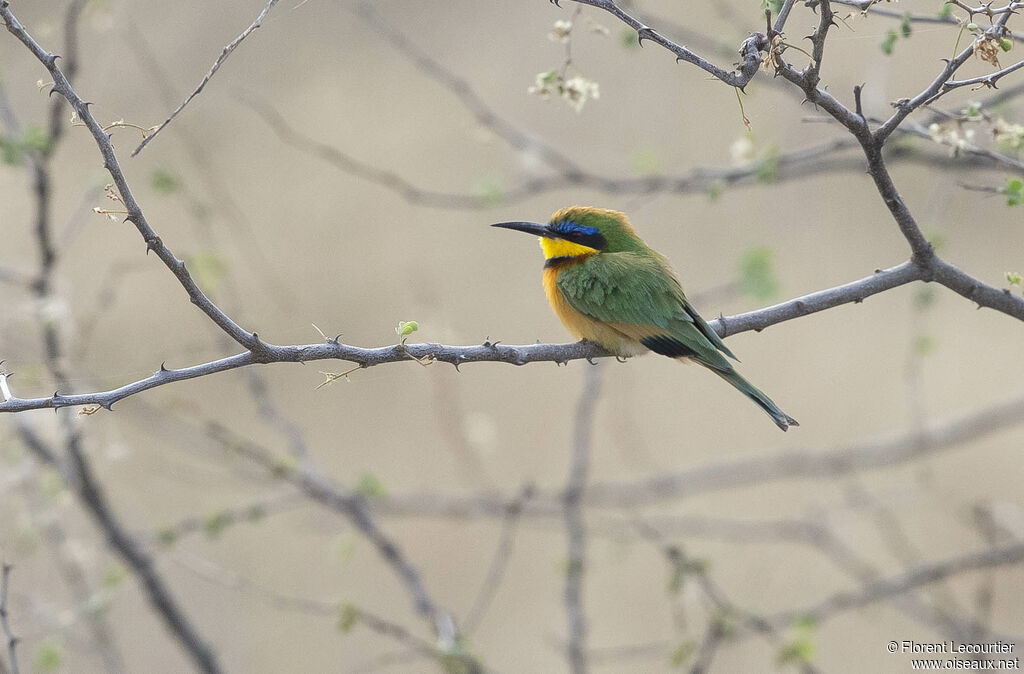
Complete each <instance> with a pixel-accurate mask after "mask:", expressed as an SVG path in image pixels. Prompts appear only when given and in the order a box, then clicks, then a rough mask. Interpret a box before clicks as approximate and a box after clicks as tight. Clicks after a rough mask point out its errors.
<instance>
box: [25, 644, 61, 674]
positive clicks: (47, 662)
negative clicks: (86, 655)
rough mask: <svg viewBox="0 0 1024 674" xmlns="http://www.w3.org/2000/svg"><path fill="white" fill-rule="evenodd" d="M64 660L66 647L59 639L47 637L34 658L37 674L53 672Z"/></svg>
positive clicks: (37, 649)
mask: <svg viewBox="0 0 1024 674" xmlns="http://www.w3.org/2000/svg"><path fill="white" fill-rule="evenodd" d="M63 659H64V646H63V645H62V644H61V642H60V640H59V639H58V638H57V637H46V639H44V640H43V643H41V644H40V645H39V647H38V648H36V652H35V654H34V656H33V658H32V660H33V663H34V664H35V667H36V671H37V672H52V671H53V670H55V669H58V668H59V667H60V665H61V661H62V660H63Z"/></svg>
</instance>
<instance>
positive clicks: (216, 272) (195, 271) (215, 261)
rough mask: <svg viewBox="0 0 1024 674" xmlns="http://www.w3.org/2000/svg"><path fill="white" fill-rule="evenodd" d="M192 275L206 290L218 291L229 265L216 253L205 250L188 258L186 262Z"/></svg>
mask: <svg viewBox="0 0 1024 674" xmlns="http://www.w3.org/2000/svg"><path fill="white" fill-rule="evenodd" d="M186 265H187V266H188V269H189V271H190V272H191V273H192V277H193V278H194V279H195V280H196V283H198V284H199V285H200V286H201V287H202V288H203V289H204V290H206V291H208V292H216V291H217V288H218V287H220V282H221V281H223V280H224V275H225V274H226V273H227V270H228V265H227V263H226V262H225V261H224V259H223V258H221V257H220V256H219V255H217V254H216V253H211V252H209V251H204V252H201V253H196V254H195V255H191V256H189V258H188V262H187V263H186Z"/></svg>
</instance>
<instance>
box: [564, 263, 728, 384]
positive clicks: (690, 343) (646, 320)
mask: <svg viewBox="0 0 1024 674" xmlns="http://www.w3.org/2000/svg"><path fill="white" fill-rule="evenodd" d="M558 288H559V290H561V291H562V294H563V295H564V296H565V299H566V300H567V301H568V302H569V304H570V305H572V307H573V308H574V309H576V311H579V312H580V313H583V314H586V315H587V316H590V317H591V318H595V319H597V320H599V321H603V322H605V323H619V324H624V325H628V326H630V329H629V334H628V336H629V337H632V338H633V339H636V340H638V341H640V342H641V343H642V344H643V345H644V346H646V347H647V348H649V349H651V350H652V351H655V352H657V353H661V354H664V355H667V356H686V357H691V358H694V359H696V360H697V361H699V362H700V363H701V364H703V365H706V366H708V367H711V368H714V369H716V370H724V371H728V370H732V366H731V365H730V364H729V361H727V360H726V359H725V358H724V357H723V356H722V354H723V353H724V354H725V355H727V356H729V357H730V358H735V356H734V355H733V354H732V352H731V351H730V350H729V348H728V347H727V346H725V344H723V343H722V340H721V339H720V338H719V336H718V334H717V333H715V331H714V330H712V329H711V326H709V325H708V324H707V323H706V322H705V321H704V319H703V318H701V317H700V315H699V314H698V313H697V312H696V311H695V310H694V308H693V307H692V306H690V303H689V302H687V301H686V296H685V295H684V294H683V288H682V286H680V285H679V281H678V280H677V279H676V277H675V275H673V274H672V272H671V270H670V269H669V268H668V265H667V264H666V263H665V260H664V258H662V257H661V256H660V255H657V253H647V254H640V253H634V252H622V253H602V254H600V255H595V256H593V257H591V258H589V259H587V260H586V261H585V262H582V263H581V264H577V265H573V266H571V267H569V268H568V269H566V270H564V271H563V272H562V273H561V274H559V276H558ZM633 326H635V328H634V327H633Z"/></svg>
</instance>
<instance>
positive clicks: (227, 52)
mask: <svg viewBox="0 0 1024 674" xmlns="http://www.w3.org/2000/svg"><path fill="white" fill-rule="evenodd" d="M277 3H278V0H270V2H268V3H267V6H266V7H264V8H263V11H262V12H260V13H259V16H257V17H256V19H255V20H254V21H253V22H252V23H251V24H249V27H248V28H246V29H245V30H243V31H242V32H241V33H240V34H239V35H238V37H236V38H235V39H234V40H232V41H231V42H229V43H228V44H227V45H225V46H224V49H223V50H221V53H220V56H218V57H217V60H216V61H214V62H213V66H212V67H211V68H210V70H209V72H207V73H206V75H204V76H203V79H202V80H201V81H200V82H199V86H197V87H196V88H195V90H193V91H192V93H191V94H189V95H188V97H187V98H185V100H184V101H182V102H181V105H179V106H178V107H177V108H175V110H174V112H172V113H171V116H170V117H168V118H167V119H165V120H164V122H163V123H162V124H161V125H160V126H158V127H157V128H156V129H155V130H154V131H153V133H151V134H149V135H147V136H146V137H145V138H143V139H142V142H141V143H139V146H138V147H137V148H135V149H134V150H132V156H133V157H134V156H135V155H137V154H138V153H139V152H141V151H142V148H144V147H146V145H148V144H149V142H150V141H152V140H153V139H154V138H156V135H157V134H158V133H160V132H161V131H163V130H164V127H166V126H167V125H168V124H170V123H171V121H172V120H173V119H174V118H175V117H177V116H178V113H179V112H181V111H182V110H184V109H185V106H186V105H188V104H189V103H190V102H191V101H192V99H193V98H195V97H196V96H198V95H199V92H201V91H202V90H203V87H205V86H206V84H207V83H208V82H209V81H210V79H211V78H213V76H214V75H216V74H217V71H218V70H220V67H221V66H222V65H224V62H225V61H226V60H227V59H228V56H231V52H233V51H235V48H236V47H237V46H238V45H240V44H241V43H242V40H244V39H245V38H247V37H249V34H250V33H252V32H253V31H254V30H256V29H257V28H259V27H260V26H262V25H263V19H265V18H266V16H267V13H268V12H270V10H271V9H272V8H273V7H274V5H276V4H277Z"/></svg>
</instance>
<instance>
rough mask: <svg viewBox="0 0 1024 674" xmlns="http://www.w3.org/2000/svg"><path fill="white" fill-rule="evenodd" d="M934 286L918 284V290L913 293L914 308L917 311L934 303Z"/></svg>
mask: <svg viewBox="0 0 1024 674" xmlns="http://www.w3.org/2000/svg"><path fill="white" fill-rule="evenodd" d="M935 298H936V294H935V288H933V287H931V286H924V285H923V286H918V290H917V292H916V293H914V308H915V309H917V310H918V311H923V310H925V309H927V308H928V307H930V306H932V305H933V304H935Z"/></svg>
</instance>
